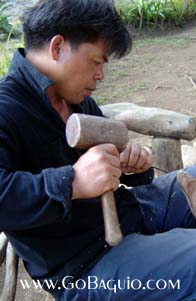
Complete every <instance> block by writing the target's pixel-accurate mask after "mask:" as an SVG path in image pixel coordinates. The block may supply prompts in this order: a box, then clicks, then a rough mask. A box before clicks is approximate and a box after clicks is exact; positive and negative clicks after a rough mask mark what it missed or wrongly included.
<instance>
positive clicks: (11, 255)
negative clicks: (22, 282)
mask: <svg viewBox="0 0 196 301" xmlns="http://www.w3.org/2000/svg"><path fill="white" fill-rule="evenodd" d="M17 274H18V256H17V255H16V254H15V252H14V249H13V247H12V246H11V244H10V243H8V246H7V252H6V272H5V279H4V285H3V290H2V294H1V297H0V301H14V299H15V295H16V284H17Z"/></svg>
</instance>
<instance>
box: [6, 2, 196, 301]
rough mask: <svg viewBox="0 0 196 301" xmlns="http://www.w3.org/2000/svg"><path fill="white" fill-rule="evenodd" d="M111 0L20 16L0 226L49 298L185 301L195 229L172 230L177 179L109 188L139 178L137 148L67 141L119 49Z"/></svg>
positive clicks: (40, 8)
mask: <svg viewBox="0 0 196 301" xmlns="http://www.w3.org/2000/svg"><path fill="white" fill-rule="evenodd" d="M110 2H111V1H106V0H104V1H102V0H41V1H39V2H38V3H37V4H36V5H35V6H34V7H32V8H29V9H28V10H27V11H26V12H25V14H24V15H23V18H22V20H23V30H24V39H25V50H24V49H19V50H17V51H16V53H15V54H14V57H13V61H12V63H11V66H10V68H9V72H8V74H7V76H6V77H5V78H4V79H3V80H2V81H1V84H0V115H1V119H0V158H1V161H0V183H1V185H0V230H1V231H4V232H5V233H6V235H7V236H8V238H9V240H10V241H11V243H12V245H13V246H14V248H15V250H16V252H17V254H18V255H19V256H20V257H21V258H22V259H23V261H24V265H25V267H26V269H27V271H28V273H29V274H30V276H31V277H32V278H33V279H37V280H39V281H41V282H42V283H44V284H45V286H44V288H45V289H46V290H49V291H50V293H51V294H52V295H53V297H54V298H55V299H56V300H77V301H83V300H85V301H86V300H91V301H99V300H103V301H104V300H112V301H114V300H118V301H128V300H132V301H133V300H145V301H146V300H153V301H155V300H156V301H158V300H168V301H171V300H172V301H175V300H195V299H196V283H195V279H196V251H195V250H196V231H195V229H186V230H185V229H182V228H195V226H196V221H195V218H194V217H193V215H192V213H191V212H190V210H189V206H188V204H187V202H186V199H185V197H184V195H183V194H182V192H181V190H180V189H179V187H178V185H177V184H176V174H175V173H171V174H168V175H166V176H163V177H160V178H158V179H157V180H154V181H153V182H152V184H148V185H144V186H138V187H135V188H133V189H132V190H128V189H124V188H118V187H119V183H120V182H121V181H122V180H123V178H126V176H124V175H122V174H124V173H127V172H134V173H136V174H138V173H144V174H143V175H145V174H146V173H147V174H148V172H149V171H148V170H149V169H150V167H151V165H152V160H151V157H150V155H149V154H148V152H147V151H146V150H144V149H142V148H140V147H139V146H138V145H136V144H129V145H128V146H127V148H126V149H125V150H124V151H123V152H122V153H120V154H119V153H118V151H117V149H116V147H115V146H114V145H111V144H105V145H99V146H96V147H92V148H91V149H89V150H88V151H86V152H84V151H81V150H79V149H71V148H70V147H69V146H68V145H67V141H66V137H65V127H66V121H67V119H68V117H69V116H70V115H71V114H72V113H73V112H79V113H82V114H91V115H97V116H102V113H101V111H100V109H99V108H98V106H97V105H96V103H95V102H94V100H93V99H92V98H91V94H92V92H93V91H94V90H95V89H96V85H97V82H98V81H100V80H103V78H104V71H103V66H104V64H105V63H106V62H107V61H108V60H109V57H110V56H111V55H113V56H114V57H121V56H123V55H124V54H126V53H128V51H129V50H130V36H129V33H128V32H127V30H126V28H125V26H124V25H123V23H122V21H121V19H120V17H119V16H118V14H117V12H116V11H115V9H114V8H113V6H112V4H111V3H110ZM95 134H96V133H95ZM189 172H191V173H192V175H195V176H196V168H194V167H193V168H191V169H190V170H189ZM111 189H113V190H114V191H115V199H116V205H117V210H118V215H119V220H120V224H121V229H122V232H123V234H124V239H123V241H122V242H121V243H120V244H119V245H118V246H116V247H113V248H111V247H110V246H108V244H107V243H106V242H105V240H104V227H103V217H102V211H101V206H100V198H99V196H100V195H101V194H103V193H104V192H106V191H108V190H111ZM173 228H180V229H174V230H171V229H173ZM161 232H163V233H161ZM140 233H142V234H140ZM155 233H159V234H155ZM152 234H155V235H152ZM45 280H51V281H53V284H54V286H55V287H54V288H53V289H52V288H51V289H49V287H47V283H46V281H45ZM171 281H172V283H173V284H174V285H173V286H172V285H171ZM165 284H166V286H165ZM169 284H170V285H169Z"/></svg>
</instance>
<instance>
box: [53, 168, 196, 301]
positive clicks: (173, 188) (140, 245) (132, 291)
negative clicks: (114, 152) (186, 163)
mask: <svg viewBox="0 0 196 301" xmlns="http://www.w3.org/2000/svg"><path fill="white" fill-rule="evenodd" d="M188 172H190V173H191V174H192V175H193V176H195V177H196V166H194V167H191V168H189V169H188ZM129 193H130V196H131V195H132V194H134V195H135V196H136V198H137V200H138V201H139V202H138V203H137V204H136V203H135V201H133V202H134V203H133V204H132V201H131V200H132V199H133V198H131V197H130V200H129V199H127V200H126V202H125V204H124V205H123V206H124V208H123V209H122V210H121V218H122V228H123V229H124V230H123V231H124V232H127V235H126V236H125V237H124V239H123V241H122V242H121V243H120V244H119V245H118V246H116V247H113V248H112V249H111V250H110V251H109V252H108V253H107V254H106V255H104V256H103V257H102V258H101V260H100V261H99V262H98V263H97V264H96V265H95V266H94V267H93V268H92V269H91V270H90V271H89V272H88V273H87V274H85V275H83V276H82V277H81V279H80V280H79V281H78V282H77V285H76V286H75V287H74V288H71V282H74V279H71V278H70V286H68V287H67V288H66V289H64V290H63V292H61V295H60V296H59V297H58V298H57V300H63V301H65V300H66V301H100V300H101V301H177V300H184V301H185V300H186V301H188V300H189V301H190V300H192V301H193V300H194V301H196V230H195V229H194V228H196V220H195V218H194V217H193V215H192V213H191V212H190V210H189V207H188V204H187V201H186V199H185V197H184V195H183V193H182V192H181V190H180V188H179V186H178V184H177V183H176V172H173V173H169V174H166V175H164V176H162V177H159V178H157V179H155V180H154V181H153V182H152V183H151V184H149V185H145V186H138V187H134V188H133V189H131V190H130V192H129ZM123 211H124V212H123ZM127 229H128V231H127ZM134 230H135V231H134ZM128 232H129V234H128ZM133 232H137V233H133ZM139 232H140V233H139ZM130 233H131V234H130Z"/></svg>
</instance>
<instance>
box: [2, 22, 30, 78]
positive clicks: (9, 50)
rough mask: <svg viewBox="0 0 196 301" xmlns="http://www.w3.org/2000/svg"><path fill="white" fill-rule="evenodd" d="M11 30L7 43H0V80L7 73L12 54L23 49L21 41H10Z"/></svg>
mask: <svg viewBox="0 0 196 301" xmlns="http://www.w3.org/2000/svg"><path fill="white" fill-rule="evenodd" d="M12 30H14V27H13V28H12V29H11V31H10V33H9V35H8V38H7V41H6V42H0V78H2V77H3V76H4V75H5V74H6V73H7V71H8V68H9V65H10V62H11V59H12V55H13V52H14V50H15V49H16V48H18V47H23V44H24V43H23V39H22V38H21V39H20V40H13V39H11V35H12Z"/></svg>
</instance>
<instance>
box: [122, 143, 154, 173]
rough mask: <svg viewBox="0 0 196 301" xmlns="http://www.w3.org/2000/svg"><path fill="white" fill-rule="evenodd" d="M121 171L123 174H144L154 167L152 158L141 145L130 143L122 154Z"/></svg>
mask: <svg viewBox="0 0 196 301" xmlns="http://www.w3.org/2000/svg"><path fill="white" fill-rule="evenodd" d="M120 161H121V170H122V172H123V173H130V172H133V173H142V172H144V171H146V170H148V169H149V168H150V167H151V166H152V156H151V154H150V153H149V152H148V151H147V150H146V149H145V148H142V147H141V146H140V145H139V144H135V143H128V144H127V147H126V149H125V150H124V151H123V152H121V153H120Z"/></svg>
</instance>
